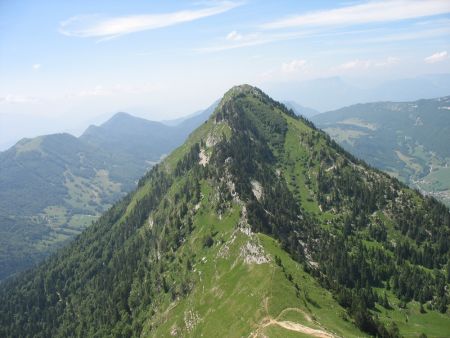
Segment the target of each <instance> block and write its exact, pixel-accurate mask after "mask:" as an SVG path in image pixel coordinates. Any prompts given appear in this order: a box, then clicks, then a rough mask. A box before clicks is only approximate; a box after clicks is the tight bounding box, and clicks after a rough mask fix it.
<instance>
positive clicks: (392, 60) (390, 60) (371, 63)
mask: <svg viewBox="0 0 450 338" xmlns="http://www.w3.org/2000/svg"><path fill="white" fill-rule="evenodd" d="M399 62H400V59H399V58H396V57H393V56H389V57H387V58H385V59H382V60H370V59H366V60H360V59H355V60H351V61H348V62H345V63H343V64H340V65H339V66H337V67H334V69H333V70H334V71H341V72H347V71H362V70H367V69H369V68H381V67H389V66H392V65H396V64H398V63H399Z"/></svg>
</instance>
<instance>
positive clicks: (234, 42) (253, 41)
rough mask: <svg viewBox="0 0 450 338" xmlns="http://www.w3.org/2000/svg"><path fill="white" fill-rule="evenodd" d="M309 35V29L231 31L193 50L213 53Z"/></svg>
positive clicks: (310, 33)
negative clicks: (243, 32) (215, 42)
mask: <svg viewBox="0 0 450 338" xmlns="http://www.w3.org/2000/svg"><path fill="white" fill-rule="evenodd" d="M311 35H312V32H309V31H308V32H307V31H303V32H289V33H279V34H263V33H261V32H256V33H249V34H240V33H238V32H236V31H233V32H231V33H229V34H227V36H226V37H225V38H224V39H223V38H222V40H221V41H220V43H217V44H216V45H213V46H209V47H203V48H197V49H195V50H196V51H197V52H201V53H214V52H221V51H225V50H230V49H237V48H243V47H251V46H258V45H265V44H268V43H271V42H276V41H284V40H292V39H298V38H301V37H307V36H311Z"/></svg>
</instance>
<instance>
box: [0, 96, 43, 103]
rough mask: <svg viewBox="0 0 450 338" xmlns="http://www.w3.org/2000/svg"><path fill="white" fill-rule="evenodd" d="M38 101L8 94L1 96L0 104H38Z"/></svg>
mask: <svg viewBox="0 0 450 338" xmlns="http://www.w3.org/2000/svg"><path fill="white" fill-rule="evenodd" d="M38 101H39V100H38V99H37V98H35V97H30V96H25V95H12V94H7V95H5V96H0V104H21V103H38Z"/></svg>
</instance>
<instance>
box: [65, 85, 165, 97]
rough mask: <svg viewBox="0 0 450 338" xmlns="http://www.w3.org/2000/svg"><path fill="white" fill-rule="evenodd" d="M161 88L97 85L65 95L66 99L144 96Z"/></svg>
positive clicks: (156, 86)
mask: <svg viewBox="0 0 450 338" xmlns="http://www.w3.org/2000/svg"><path fill="white" fill-rule="evenodd" d="M161 88H162V86H161V85H153V84H144V85H121V84H116V85H113V86H103V85H97V86H95V87H94V88H89V89H84V90H81V91H79V92H76V93H72V94H69V95H67V97H96V96H111V95H118V94H145V93H152V92H155V91H157V90H160V89H161Z"/></svg>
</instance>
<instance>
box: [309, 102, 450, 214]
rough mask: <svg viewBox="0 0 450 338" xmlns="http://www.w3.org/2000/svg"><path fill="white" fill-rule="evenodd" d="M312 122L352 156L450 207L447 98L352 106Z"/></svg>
mask: <svg viewBox="0 0 450 338" xmlns="http://www.w3.org/2000/svg"><path fill="white" fill-rule="evenodd" d="M312 121H313V122H314V123H315V124H316V125H317V126H318V127H320V128H322V129H324V130H325V131H326V132H327V133H328V134H330V135H331V136H332V137H333V138H334V139H335V140H336V141H337V142H338V143H339V144H341V145H342V146H343V147H344V148H345V149H346V150H348V151H349V152H351V153H352V154H354V155H355V156H357V157H359V158H362V159H363V160H365V161H367V162H368V163H370V164H371V165H373V166H375V167H377V168H380V169H382V170H384V171H386V172H388V173H390V174H391V175H393V176H396V177H398V178H400V179H401V180H402V181H404V182H406V183H408V184H409V185H411V186H412V187H416V188H418V189H419V190H421V191H422V192H424V193H426V194H431V195H433V196H435V197H436V198H438V199H440V200H442V201H443V202H444V203H446V204H447V205H449V206H450V96H445V97H441V98H438V99H427V100H425V99H424V100H418V101H413V102H375V103H366V104H357V105H353V106H349V107H345V108H341V109H338V110H336V111H331V112H327V113H323V114H319V115H316V116H314V117H312Z"/></svg>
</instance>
